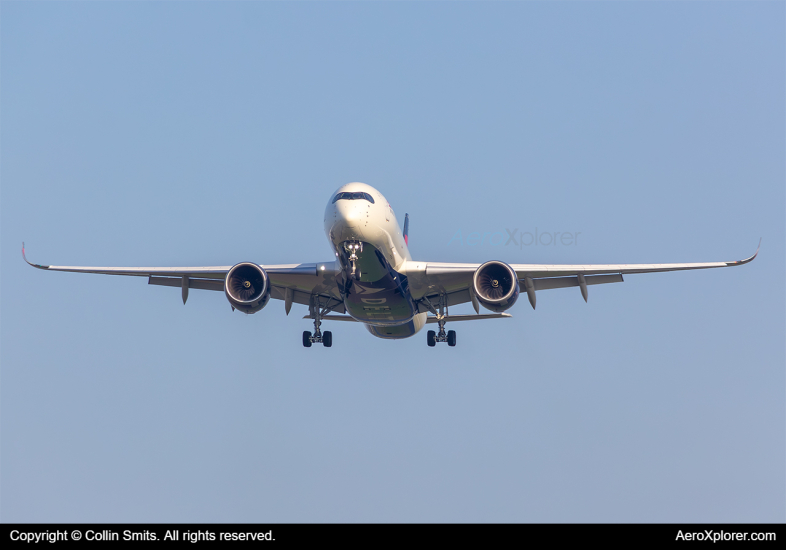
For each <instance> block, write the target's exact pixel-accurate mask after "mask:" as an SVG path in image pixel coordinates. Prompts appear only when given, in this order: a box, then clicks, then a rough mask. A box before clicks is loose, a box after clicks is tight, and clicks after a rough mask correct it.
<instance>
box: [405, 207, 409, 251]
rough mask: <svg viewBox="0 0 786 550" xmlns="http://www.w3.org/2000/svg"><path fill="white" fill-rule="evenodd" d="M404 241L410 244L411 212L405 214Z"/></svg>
mask: <svg viewBox="0 0 786 550" xmlns="http://www.w3.org/2000/svg"><path fill="white" fill-rule="evenodd" d="M404 242H405V243H407V246H409V214H404Z"/></svg>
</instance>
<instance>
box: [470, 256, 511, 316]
mask: <svg viewBox="0 0 786 550" xmlns="http://www.w3.org/2000/svg"><path fill="white" fill-rule="evenodd" d="M472 286H473V288H474V290H475V295H476V296H477V297H478V302H480V303H481V304H482V305H483V307H485V308H486V309H490V310H491V311H494V312H497V313H500V312H502V311H505V310H506V309H509V308H510V307H511V306H513V304H515V303H516V300H517V299H518V297H519V279H518V277H517V276H516V272H515V271H513V268H512V267H510V266H509V265H508V264H506V263H504V262H498V261H491V262H486V263H485V264H483V265H482V266H480V267H479V268H478V270H477V271H476V272H475V276H474V277H473V278H472Z"/></svg>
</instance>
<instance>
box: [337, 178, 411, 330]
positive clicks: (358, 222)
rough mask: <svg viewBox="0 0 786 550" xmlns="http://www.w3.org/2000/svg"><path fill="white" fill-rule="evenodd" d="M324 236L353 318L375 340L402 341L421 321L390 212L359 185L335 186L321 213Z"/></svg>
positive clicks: (372, 192) (372, 191) (402, 245)
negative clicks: (366, 329)
mask: <svg viewBox="0 0 786 550" xmlns="http://www.w3.org/2000/svg"><path fill="white" fill-rule="evenodd" d="M324 222H325V233H326V235H327V237H328V240H329V241H330V244H331V247H332V248H333V251H334V253H335V255H336V260H337V261H338V263H339V265H340V266H341V271H340V273H339V274H338V275H337V278H336V279H337V283H338V286H339V289H340V291H341V296H342V298H343V300H344V307H345V308H346V311H347V313H348V314H349V315H350V316H352V318H354V319H356V320H357V321H360V322H362V323H364V324H365V325H366V328H368V330H369V332H371V334H373V335H374V336H377V337H380V338H388V339H397V338H407V337H409V336H412V335H414V334H416V333H417V332H418V331H419V330H420V329H421V328H423V325H424V324H425V321H426V314H425V313H418V310H417V305H416V304H415V302H414V300H413V299H412V296H411V294H410V292H409V284H408V281H407V278H406V276H405V275H403V274H402V273H401V272H400V271H399V269H400V268H401V267H402V266H403V264H404V262H405V261H407V260H409V259H410V255H409V250H408V249H407V244H406V242H405V239H404V236H403V234H402V232H401V229H400V227H399V224H398V221H397V220H396V217H395V215H394V214H393V209H392V208H391V207H390V205H389V204H388V202H387V200H386V199H385V197H383V196H382V194H381V193H380V192H379V191H377V190H376V189H374V188H373V187H371V186H370V185H366V184H364V183H349V184H347V185H344V186H342V187H340V188H339V189H338V190H337V191H336V193H334V194H333V196H332V197H331V202H329V203H328V205H327V208H326V209H325V220H324Z"/></svg>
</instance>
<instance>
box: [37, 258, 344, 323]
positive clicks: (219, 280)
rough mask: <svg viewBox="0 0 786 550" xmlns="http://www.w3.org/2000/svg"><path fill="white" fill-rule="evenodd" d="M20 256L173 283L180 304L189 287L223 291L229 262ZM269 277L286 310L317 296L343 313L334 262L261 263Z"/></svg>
mask: <svg viewBox="0 0 786 550" xmlns="http://www.w3.org/2000/svg"><path fill="white" fill-rule="evenodd" d="M22 257H23V258H24V260H25V261H26V262H27V263H28V264H30V265H31V266H33V267H35V268H38V269H43V270H46V271H69V272H72V273H95V274H100V275H127V276H133V277H147V278H148V280H147V282H148V284H151V285H159V286H172V287H178V288H181V289H182V295H183V303H185V302H186V299H187V297H188V289H190V288H196V289H200V290H216V291H219V292H223V291H224V279H225V278H226V275H227V272H228V271H229V270H230V269H232V267H233V266H231V265H223V266H199V267H84V266H67V265H41V264H34V263H32V262H31V261H29V260H28V259H27V256H26V255H25V245H24V243H22ZM260 267H261V268H262V269H264V270H265V272H266V273H267V275H268V277H269V278H270V297H271V298H275V299H277V300H284V302H285V304H286V312H287V313H289V307H290V306H291V304H292V303H295V304H305V305H308V306H311V305H312V304H313V303H314V301H315V298H316V297H319V298H322V299H323V301H322V303H323V305H324V304H325V303H327V304H330V305H331V306H332V307H330V310H331V311H339V312H342V313H343V302H342V300H341V296H340V294H339V291H338V286H337V285H336V280H335V262H334V261H331V262H325V263H311V264H280V265H261V264H260Z"/></svg>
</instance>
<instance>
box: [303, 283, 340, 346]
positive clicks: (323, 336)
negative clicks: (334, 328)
mask: <svg viewBox="0 0 786 550" xmlns="http://www.w3.org/2000/svg"><path fill="white" fill-rule="evenodd" d="M319 302H320V300H319V297H318V296H317V297H316V298H315V302H313V303H312V304H311V306H309V307H310V309H311V316H312V317H313V318H314V335H313V336H312V335H311V333H310V332H309V331H307V330H304V331H303V347H304V348H310V347H311V344H322V345H323V346H325V347H326V348H329V347H330V346H332V345H333V333H332V332H330V331H329V330H326V331H325V332H322V331H321V330H320V328H319V327H320V325H321V324H322V316H323V315H325V314H326V313H327V312H328V311H329V310H328V308H327V307H325V308H324V309H323V308H322V305H321V304H320V303H319Z"/></svg>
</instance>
